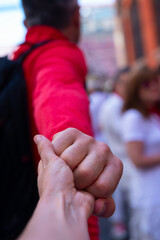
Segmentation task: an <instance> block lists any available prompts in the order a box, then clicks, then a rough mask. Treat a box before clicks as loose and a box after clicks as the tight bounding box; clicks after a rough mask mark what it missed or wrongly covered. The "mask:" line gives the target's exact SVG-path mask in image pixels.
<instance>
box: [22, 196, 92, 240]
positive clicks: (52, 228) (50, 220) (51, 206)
mask: <svg viewBox="0 0 160 240" xmlns="http://www.w3.org/2000/svg"><path fill="white" fill-rule="evenodd" d="M28 239H30V240H44V239H47V240H52V239H54V240H64V239H65V240H71V239H76V240H81V239H84V240H89V235H88V226H87V219H85V216H81V214H79V211H78V206H77V208H76V209H75V208H73V206H72V203H71V202H70V200H69V201H68V200H67V199H66V198H64V197H63V195H62V196H61V197H58V198H57V199H54V201H51V199H46V198H45V199H43V198H42V199H40V201H39V203H38V205H37V208H36V210H35V212H34V214H33V216H32V218H31V220H30V222H29V223H28V225H27V227H26V229H25V230H24V232H23V234H22V235H21V236H20V238H19V239H18V240H28Z"/></svg>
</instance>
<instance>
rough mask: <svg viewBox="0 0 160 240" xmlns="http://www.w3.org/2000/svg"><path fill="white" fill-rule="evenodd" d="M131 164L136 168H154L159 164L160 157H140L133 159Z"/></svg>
mask: <svg viewBox="0 0 160 240" xmlns="http://www.w3.org/2000/svg"><path fill="white" fill-rule="evenodd" d="M133 162H134V163H135V165H136V166H137V167H142V168H148V167H154V166H156V165H159V164H160V155H152V156H146V155H142V156H140V157H137V159H136V158H134V159H133Z"/></svg>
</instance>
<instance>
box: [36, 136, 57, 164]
mask: <svg viewBox="0 0 160 240" xmlns="http://www.w3.org/2000/svg"><path fill="white" fill-rule="evenodd" d="M34 142H35V143H36V145H37V148H38V152H39V155H40V157H41V159H42V163H43V167H47V165H48V164H49V162H50V161H56V160H58V159H59V157H58V156H57V155H56V154H55V152H54V149H53V146H52V144H51V142H50V141H49V140H48V139H47V138H46V137H44V136H42V135H36V136H35V137H34Z"/></svg>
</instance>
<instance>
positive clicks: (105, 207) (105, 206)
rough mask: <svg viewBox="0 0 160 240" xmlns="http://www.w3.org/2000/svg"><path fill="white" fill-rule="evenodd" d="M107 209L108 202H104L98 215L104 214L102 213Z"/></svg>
mask: <svg viewBox="0 0 160 240" xmlns="http://www.w3.org/2000/svg"><path fill="white" fill-rule="evenodd" d="M107 210H108V204H107V203H104V206H103V208H102V210H101V211H100V213H99V216H104V214H105V213H106V212H107Z"/></svg>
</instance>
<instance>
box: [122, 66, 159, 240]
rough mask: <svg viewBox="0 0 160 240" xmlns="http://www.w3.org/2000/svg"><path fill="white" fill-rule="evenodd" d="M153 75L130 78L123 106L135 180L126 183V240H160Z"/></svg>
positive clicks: (138, 74)
mask: <svg viewBox="0 0 160 240" xmlns="http://www.w3.org/2000/svg"><path fill="white" fill-rule="evenodd" d="M158 84H159V83H158V78H157V74H156V73H155V72H153V71H151V70H146V69H145V70H141V71H139V72H136V73H135V74H133V76H131V78H130V81H129V83H128V85H127V95H126V99H125V102H124V107H123V111H124V117H123V134H124V136H123V137H124V141H125V143H126V148H127V152H128V155H129V158H130V159H131V160H132V163H133V167H134V174H135V177H134V178H131V182H130V204H131V214H130V237H131V238H130V239H131V240H159V238H160V227H159V226H160V188H159V183H160V117H159V116H158V115H157V114H156V113H153V108H154V106H155V104H156V103H157V102H158V101H159V99H160V94H159V89H158Z"/></svg>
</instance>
